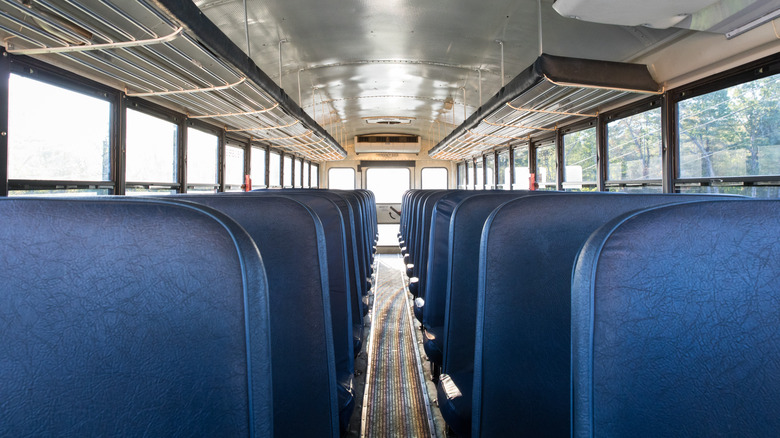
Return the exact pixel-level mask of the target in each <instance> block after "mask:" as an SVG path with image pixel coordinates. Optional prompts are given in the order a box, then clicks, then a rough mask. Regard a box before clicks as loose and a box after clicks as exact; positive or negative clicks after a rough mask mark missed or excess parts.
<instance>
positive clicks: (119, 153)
mask: <svg viewBox="0 0 780 438" xmlns="http://www.w3.org/2000/svg"><path fill="white" fill-rule="evenodd" d="M114 102H115V105H113V106H114V110H113V111H112V112H113V114H112V117H114V123H113V126H114V132H113V134H112V135H113V137H114V141H113V142H111V143H112V144H111V156H112V157H111V158H112V160H111V161H112V162H113V163H114V166H113V169H112V170H111V176H112V179H113V181H114V194H115V195H124V194H125V193H126V189H127V141H126V140H127V97H125V93H119V94H118V95H117V98H116V99H115V100H114Z"/></svg>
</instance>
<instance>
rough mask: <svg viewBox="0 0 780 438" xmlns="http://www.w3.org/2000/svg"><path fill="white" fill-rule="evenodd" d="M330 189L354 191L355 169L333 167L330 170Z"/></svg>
mask: <svg viewBox="0 0 780 438" xmlns="http://www.w3.org/2000/svg"><path fill="white" fill-rule="evenodd" d="M328 188H329V189H336V190H354V189H355V169H353V168H351V167H332V168H330V169H328ZM377 202H379V201H377Z"/></svg>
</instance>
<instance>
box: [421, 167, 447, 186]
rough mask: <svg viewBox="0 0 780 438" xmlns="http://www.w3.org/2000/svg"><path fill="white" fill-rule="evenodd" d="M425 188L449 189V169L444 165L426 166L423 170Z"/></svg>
mask: <svg viewBox="0 0 780 438" xmlns="http://www.w3.org/2000/svg"><path fill="white" fill-rule="evenodd" d="M422 188H423V189H447V169H446V168H444V167H424V168H423V170H422Z"/></svg>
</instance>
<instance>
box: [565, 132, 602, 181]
mask: <svg viewBox="0 0 780 438" xmlns="http://www.w3.org/2000/svg"><path fill="white" fill-rule="evenodd" d="M563 160H564V168H563V170H564V172H563V189H564V190H574V191H583V190H584V191H592V190H595V189H596V128H589V129H584V130H582V131H576V132H572V133H569V134H566V135H564V136H563Z"/></svg>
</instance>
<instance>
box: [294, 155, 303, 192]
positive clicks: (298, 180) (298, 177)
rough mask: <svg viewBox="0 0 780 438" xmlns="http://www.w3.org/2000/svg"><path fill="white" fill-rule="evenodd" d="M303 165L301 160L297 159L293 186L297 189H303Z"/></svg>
mask: <svg viewBox="0 0 780 438" xmlns="http://www.w3.org/2000/svg"><path fill="white" fill-rule="evenodd" d="M302 173H303V165H302V163H301V159H300V158H295V175H294V177H295V180H294V181H293V186H295V187H303V175H302Z"/></svg>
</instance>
